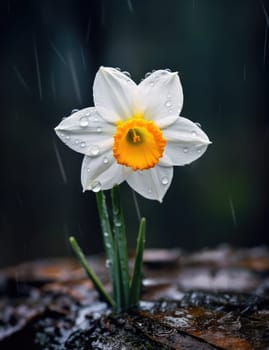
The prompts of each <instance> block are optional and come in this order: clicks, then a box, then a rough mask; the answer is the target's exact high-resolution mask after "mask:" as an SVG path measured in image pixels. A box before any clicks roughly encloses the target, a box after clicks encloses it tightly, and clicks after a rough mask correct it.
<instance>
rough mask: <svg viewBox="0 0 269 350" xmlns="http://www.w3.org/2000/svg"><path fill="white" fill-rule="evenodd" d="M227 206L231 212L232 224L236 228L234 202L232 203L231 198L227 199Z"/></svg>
mask: <svg viewBox="0 0 269 350" xmlns="http://www.w3.org/2000/svg"><path fill="white" fill-rule="evenodd" d="M229 206H230V210H231V214H232V219H233V224H234V226H235V227H237V218H236V215H235V210H234V202H233V200H232V198H229Z"/></svg>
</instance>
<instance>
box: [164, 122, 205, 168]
mask: <svg viewBox="0 0 269 350" xmlns="http://www.w3.org/2000/svg"><path fill="white" fill-rule="evenodd" d="M162 132H163V136H164V137H165V138H166V140H167V144H166V146H165V152H164V153H165V155H166V156H167V157H168V158H169V159H170V160H171V161H172V162H173V164H174V165H185V164H189V163H191V162H193V161H194V160H196V159H197V158H199V157H201V155H202V154H203V153H204V152H205V151H206V149H207V146H208V145H209V144H210V143H211V142H210V141H209V139H208V137H207V135H206V134H205V133H204V132H203V130H202V129H201V128H199V127H198V126H197V125H196V124H195V123H193V122H192V121H190V120H189V119H186V118H182V117H179V118H178V120H177V121H176V122H175V123H174V124H172V125H170V126H169V127H168V128H166V129H163V130H162Z"/></svg>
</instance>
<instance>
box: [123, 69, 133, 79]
mask: <svg viewBox="0 0 269 350" xmlns="http://www.w3.org/2000/svg"><path fill="white" fill-rule="evenodd" d="M122 73H123V74H124V75H126V77H128V78H131V74H130V73H129V72H127V71H126V70H125V71H123V72H122Z"/></svg>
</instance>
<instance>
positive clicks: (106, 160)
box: [81, 151, 131, 192]
mask: <svg viewBox="0 0 269 350" xmlns="http://www.w3.org/2000/svg"><path fill="white" fill-rule="evenodd" d="M130 171H131V169H128V168H127V167H123V166H122V165H119V164H118V163H116V161H115V158H114V157H113V154H112V152H111V151H108V152H106V153H104V154H103V155H102V156H99V157H96V158H92V157H88V156H85V157H84V158H83V162H82V166H81V183H82V187H83V190H84V191H86V190H93V191H95V192H97V191H100V190H107V189H110V188H112V187H113V186H114V185H116V184H120V183H122V182H123V181H124V180H125V179H126V177H127V176H128V174H129V172H130Z"/></svg>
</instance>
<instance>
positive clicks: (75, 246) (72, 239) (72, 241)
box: [69, 236, 115, 308]
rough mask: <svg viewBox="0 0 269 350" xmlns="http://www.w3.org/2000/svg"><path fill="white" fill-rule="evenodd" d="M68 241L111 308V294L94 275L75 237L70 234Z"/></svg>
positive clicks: (112, 301)
mask: <svg viewBox="0 0 269 350" xmlns="http://www.w3.org/2000/svg"><path fill="white" fill-rule="evenodd" d="M69 242H70V244H71V247H72V249H73V252H74V253H75V255H76V258H77V259H78V261H79V262H80V264H81V265H82V267H83V268H84V270H85V272H86V274H87V275H88V277H89V278H90V279H91V281H92V283H93V285H94V287H95V288H96V290H97V291H98V293H99V294H100V296H101V297H103V299H104V300H105V301H106V302H107V303H108V304H110V305H111V306H112V307H113V308H114V307H115V301H114V300H113V299H112V298H111V296H110V295H109V294H108V293H107V292H106V290H105V288H104V286H103V284H102V282H101V281H100V280H99V278H98V277H97V276H96V274H95V273H94V272H93V270H92V269H91V268H90V266H89V265H88V262H87V260H86V257H85V255H84V254H83V252H82V250H81V249H80V247H79V245H78V243H77V241H76V239H75V237H73V236H71V237H69Z"/></svg>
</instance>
